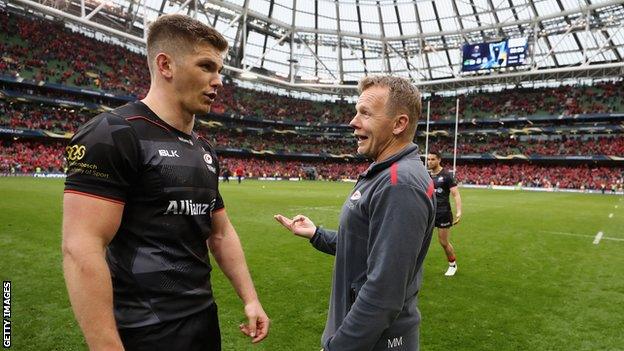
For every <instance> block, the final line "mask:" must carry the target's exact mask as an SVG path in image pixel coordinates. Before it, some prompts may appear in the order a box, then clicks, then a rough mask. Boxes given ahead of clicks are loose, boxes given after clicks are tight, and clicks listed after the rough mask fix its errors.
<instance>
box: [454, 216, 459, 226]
mask: <svg viewBox="0 0 624 351" xmlns="http://www.w3.org/2000/svg"><path fill="white" fill-rule="evenodd" d="M459 221H461V216H457V217H455V220H454V221H453V224H454V225H455V224H457V223H459Z"/></svg>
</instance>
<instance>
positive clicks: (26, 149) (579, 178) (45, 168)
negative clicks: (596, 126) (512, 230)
mask: <svg viewBox="0 0 624 351" xmlns="http://www.w3.org/2000/svg"><path fill="white" fill-rule="evenodd" d="M64 146H65V143H63V142H53V143H41V142H33V141H0V174H5V175H6V174H13V173H33V172H55V173H59V172H63V170H64V157H63V152H64ZM220 165H221V171H222V172H223V171H225V170H226V169H228V170H229V171H230V174H234V172H235V171H236V170H237V169H242V170H243V173H244V175H245V177H253V178H257V177H283V178H290V177H295V178H301V179H307V172H308V170H309V169H310V168H314V169H315V176H316V177H317V179H323V180H340V179H347V178H348V179H357V176H358V174H360V173H362V172H363V171H364V170H366V168H367V167H368V166H369V164H368V163H367V162H338V161H300V160H299V161H284V160H275V159H267V158H236V157H221V158H220ZM623 176H624V168H618V167H597V166H587V165H583V166H543V165H536V164H531V163H514V164H506V163H495V164H485V165H482V164H463V165H458V167H457V180H458V181H459V182H461V183H464V184H476V185H508V186H518V185H521V186H524V187H546V188H560V189H600V188H601V186H602V185H605V186H606V187H607V188H610V187H611V185H613V184H617V186H620V185H621V184H622V183H621V181H622V177H623Z"/></svg>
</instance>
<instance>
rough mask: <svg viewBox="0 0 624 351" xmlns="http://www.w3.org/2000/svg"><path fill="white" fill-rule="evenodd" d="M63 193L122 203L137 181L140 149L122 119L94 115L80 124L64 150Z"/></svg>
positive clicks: (132, 132)
mask: <svg viewBox="0 0 624 351" xmlns="http://www.w3.org/2000/svg"><path fill="white" fill-rule="evenodd" d="M65 157H66V159H67V165H68V170H67V179H66V180H65V192H66V193H80V194H85V195H88V196H93V197H98V198H104V199H107V200H111V201H114V202H119V203H125V202H126V199H127V195H128V192H129V191H130V188H131V187H132V185H133V184H134V181H135V179H136V178H137V173H138V171H139V165H140V146H139V141H138V137H137V136H136V133H135V132H134V129H133V128H132V127H131V126H130V124H129V123H128V122H127V121H126V120H125V119H123V118H120V117H116V116H113V115H109V114H102V115H99V116H96V117H95V118H93V119H92V120H90V121H89V122H87V123H86V124H85V125H83V126H82V127H81V128H80V129H79V130H78V132H77V133H76V134H75V135H74V137H73V138H72V139H71V141H70V142H69V145H68V146H67V147H66V148H65Z"/></svg>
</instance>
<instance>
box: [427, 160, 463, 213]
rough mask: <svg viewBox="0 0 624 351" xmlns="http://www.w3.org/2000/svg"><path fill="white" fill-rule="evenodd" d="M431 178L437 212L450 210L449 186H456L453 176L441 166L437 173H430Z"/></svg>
mask: <svg viewBox="0 0 624 351" xmlns="http://www.w3.org/2000/svg"><path fill="white" fill-rule="evenodd" d="M431 179H433V185H434V186H435V193H436V200H437V203H438V206H437V209H438V212H440V210H450V209H451V204H450V202H449V195H450V194H451V188H452V187H454V186H457V183H455V177H453V175H452V174H451V172H449V171H447V170H446V169H444V168H442V170H441V171H440V172H439V173H438V174H435V175H434V174H433V173H432V174H431Z"/></svg>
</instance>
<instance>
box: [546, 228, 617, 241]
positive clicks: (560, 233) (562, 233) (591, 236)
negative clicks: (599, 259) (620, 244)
mask: <svg viewBox="0 0 624 351" xmlns="http://www.w3.org/2000/svg"><path fill="white" fill-rule="evenodd" d="M540 232H541V233H546V234H555V235H566V236H578V237H581V238H596V237H595V236H594V235H585V234H574V233H566V232H553V231H548V230H540ZM600 240H613V241H624V239H623V238H611V237H608V236H603V237H602V238H600Z"/></svg>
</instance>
